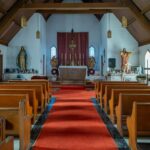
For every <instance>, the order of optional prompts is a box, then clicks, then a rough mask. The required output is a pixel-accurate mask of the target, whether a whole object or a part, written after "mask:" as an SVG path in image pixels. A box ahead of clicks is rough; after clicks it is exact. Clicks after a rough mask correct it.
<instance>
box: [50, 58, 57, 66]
mask: <svg viewBox="0 0 150 150" xmlns="http://www.w3.org/2000/svg"><path fill="white" fill-rule="evenodd" d="M50 63H51V66H52V68H57V67H58V59H57V58H56V56H53V57H52V59H51V61H50Z"/></svg>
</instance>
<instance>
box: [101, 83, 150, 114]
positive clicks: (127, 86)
mask: <svg viewBox="0 0 150 150" xmlns="http://www.w3.org/2000/svg"><path fill="white" fill-rule="evenodd" d="M134 88H135V89H137V88H140V89H141V88H149V87H148V86H147V85H143V84H138V83H136V84H130V83H126V84H111V85H106V86H105V94H104V96H103V99H104V110H105V112H107V113H109V102H110V100H112V99H113V97H112V95H111V93H112V90H113V89H134Z"/></svg>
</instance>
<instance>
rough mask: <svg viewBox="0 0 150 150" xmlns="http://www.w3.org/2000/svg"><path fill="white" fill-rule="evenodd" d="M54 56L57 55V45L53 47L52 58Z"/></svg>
mask: <svg viewBox="0 0 150 150" xmlns="http://www.w3.org/2000/svg"><path fill="white" fill-rule="evenodd" d="M53 56H55V57H56V47H55V46H53V47H51V58H52V57H53Z"/></svg>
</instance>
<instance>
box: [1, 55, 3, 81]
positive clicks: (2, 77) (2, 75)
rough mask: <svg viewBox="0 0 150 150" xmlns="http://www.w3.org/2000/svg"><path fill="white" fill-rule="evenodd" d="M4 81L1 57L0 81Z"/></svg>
mask: <svg viewBox="0 0 150 150" xmlns="http://www.w3.org/2000/svg"><path fill="white" fill-rule="evenodd" d="M2 79H3V55H0V81H2Z"/></svg>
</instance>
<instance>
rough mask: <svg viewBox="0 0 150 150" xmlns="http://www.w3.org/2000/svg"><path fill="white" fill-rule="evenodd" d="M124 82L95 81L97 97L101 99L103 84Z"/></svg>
mask: <svg viewBox="0 0 150 150" xmlns="http://www.w3.org/2000/svg"><path fill="white" fill-rule="evenodd" d="M122 82H123V83H124V81H95V82H94V83H95V95H96V99H97V100H98V101H99V99H100V90H101V87H102V84H105V83H108V84H109V83H112V84H113V83H122ZM130 83H137V82H130Z"/></svg>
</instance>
